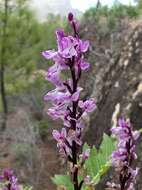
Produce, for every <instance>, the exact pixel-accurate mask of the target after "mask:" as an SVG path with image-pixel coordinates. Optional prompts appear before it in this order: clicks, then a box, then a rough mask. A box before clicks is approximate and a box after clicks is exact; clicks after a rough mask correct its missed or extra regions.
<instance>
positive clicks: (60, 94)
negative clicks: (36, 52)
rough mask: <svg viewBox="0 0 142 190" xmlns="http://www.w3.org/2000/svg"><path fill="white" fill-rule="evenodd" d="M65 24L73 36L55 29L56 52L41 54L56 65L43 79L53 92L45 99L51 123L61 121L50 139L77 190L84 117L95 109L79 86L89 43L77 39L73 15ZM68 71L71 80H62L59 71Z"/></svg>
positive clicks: (78, 186) (82, 159)
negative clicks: (70, 29)
mask: <svg viewBox="0 0 142 190" xmlns="http://www.w3.org/2000/svg"><path fill="white" fill-rule="evenodd" d="M68 21H69V23H70V25H71V27H72V29H73V35H68V36H66V35H65V33H64V31H63V30H61V29H58V30H57V31H56V37H57V46H58V49H57V51H55V50H48V51H44V52H42V55H43V56H44V57H45V58H46V59H51V60H53V61H54V62H55V64H54V65H53V66H51V67H50V68H49V69H48V72H47V75H46V79H47V80H48V81H50V82H51V83H53V84H54V85H55V89H54V90H52V91H50V92H48V93H47V94H46V95H45V97H44V99H45V100H46V101H48V100H50V101H51V103H52V105H53V106H52V107H51V108H49V109H48V114H49V115H50V116H51V117H52V118H53V119H54V120H56V119H59V118H60V119H62V120H63V125H64V127H63V128H62V129H61V131H58V130H53V133H52V134H53V138H54V139H55V140H56V141H57V147H58V149H59V152H60V153H61V154H62V155H64V156H65V157H66V158H67V160H68V161H69V162H70V163H71V169H70V173H71V178H72V182H73V186H74V190H80V189H81V187H82V184H83V183H84V179H82V180H81V181H80V182H79V180H78V170H79V169H78V162H80V161H81V162H82V164H83V162H84V161H85V160H86V159H87V158H88V157H89V151H90V150H89V149H88V150H86V151H85V152H82V154H80V155H79V150H80V148H81V147H82V132H83V129H84V123H83V119H82V118H83V117H85V116H86V115H87V114H88V113H90V112H92V111H94V110H95V108H96V103H95V100H94V99H92V98H90V99H87V100H85V101H82V100H81V99H80V93H81V91H82V90H83V89H82V88H81V87H80V86H79V80H80V78H81V74H82V71H86V70H88V68H89V65H90V64H89V63H88V62H86V60H85V59H84V54H85V52H87V50H88V48H89V42H88V41H82V40H81V39H80V38H79V34H78V26H77V22H76V21H75V20H74V17H73V14H72V13H69V15H68ZM63 70H68V71H69V72H70V76H71V77H70V78H69V79H67V80H62V79H61V76H60V74H61V71H63Z"/></svg>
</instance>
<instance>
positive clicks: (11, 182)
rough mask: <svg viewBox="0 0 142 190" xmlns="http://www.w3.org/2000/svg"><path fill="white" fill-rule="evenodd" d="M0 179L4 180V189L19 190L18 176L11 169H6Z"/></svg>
mask: <svg viewBox="0 0 142 190" xmlns="http://www.w3.org/2000/svg"><path fill="white" fill-rule="evenodd" d="M0 181H1V182H3V184H4V185H3V187H2V190H19V186H18V183H17V181H18V180H17V178H16V177H15V176H14V172H13V170H11V169H4V170H3V172H2V175H1V176H0Z"/></svg>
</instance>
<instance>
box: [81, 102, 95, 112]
mask: <svg viewBox="0 0 142 190" xmlns="http://www.w3.org/2000/svg"><path fill="white" fill-rule="evenodd" d="M78 105H79V107H80V108H82V109H83V111H85V112H92V111H94V110H95V108H96V103H95V101H94V99H90V100H86V101H82V100H80V101H79V104H78Z"/></svg>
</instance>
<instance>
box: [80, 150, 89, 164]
mask: <svg viewBox="0 0 142 190" xmlns="http://www.w3.org/2000/svg"><path fill="white" fill-rule="evenodd" d="M89 155H90V149H87V150H85V151H84V152H82V154H80V156H79V157H80V158H81V159H82V161H85V160H87V159H88V158H89Z"/></svg>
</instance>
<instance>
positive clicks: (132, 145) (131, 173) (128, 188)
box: [108, 118, 140, 190]
mask: <svg viewBox="0 0 142 190" xmlns="http://www.w3.org/2000/svg"><path fill="white" fill-rule="evenodd" d="M111 132H112V135H113V136H115V137H116V139H117V150H116V151H115V152H113V153H112V156H111V158H112V164H113V166H114V167H115V169H116V171H118V172H119V180H120V183H119V184H114V183H113V184H111V183H108V184H109V185H108V186H109V189H111V187H112V189H113V188H114V187H115V188H116V189H118V190H134V185H135V183H136V176H137V174H138V170H139V169H138V168H133V165H132V163H133V161H134V160H136V159H137V155H136V142H137V140H138V138H139V136H140V132H139V131H132V126H131V124H130V123H129V122H126V120H125V119H123V118H121V119H119V120H118V127H113V128H112V129H111Z"/></svg>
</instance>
